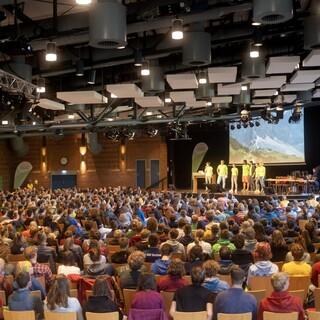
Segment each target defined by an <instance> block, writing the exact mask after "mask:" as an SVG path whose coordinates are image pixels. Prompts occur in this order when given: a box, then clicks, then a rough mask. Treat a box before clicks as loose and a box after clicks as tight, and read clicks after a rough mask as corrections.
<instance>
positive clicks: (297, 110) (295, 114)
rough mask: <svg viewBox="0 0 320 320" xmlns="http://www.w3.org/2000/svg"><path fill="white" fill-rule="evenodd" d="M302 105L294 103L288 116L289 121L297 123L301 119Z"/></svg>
mask: <svg viewBox="0 0 320 320" xmlns="http://www.w3.org/2000/svg"><path fill="white" fill-rule="evenodd" d="M301 115H302V107H301V105H296V106H295V107H294V109H293V111H292V114H291V116H290V118H289V123H297V122H299V121H300V120H301Z"/></svg>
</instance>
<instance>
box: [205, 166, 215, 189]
mask: <svg viewBox="0 0 320 320" xmlns="http://www.w3.org/2000/svg"><path fill="white" fill-rule="evenodd" d="M204 176H205V181H206V184H210V183H212V176H213V168H212V167H211V164H210V162H207V163H206V166H205V168H204ZM206 189H208V188H207V187H206Z"/></svg>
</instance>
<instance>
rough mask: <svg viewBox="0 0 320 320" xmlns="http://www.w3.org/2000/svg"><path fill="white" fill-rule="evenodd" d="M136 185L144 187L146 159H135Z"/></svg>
mask: <svg viewBox="0 0 320 320" xmlns="http://www.w3.org/2000/svg"><path fill="white" fill-rule="evenodd" d="M136 174H137V187H140V188H145V187H146V161H145V160H137V162H136Z"/></svg>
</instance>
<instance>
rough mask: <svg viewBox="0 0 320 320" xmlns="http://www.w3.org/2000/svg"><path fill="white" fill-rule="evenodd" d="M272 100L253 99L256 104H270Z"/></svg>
mask: <svg viewBox="0 0 320 320" xmlns="http://www.w3.org/2000/svg"><path fill="white" fill-rule="evenodd" d="M271 102H272V101H271V99H252V103H253V104H255V105H265V104H270V103H271Z"/></svg>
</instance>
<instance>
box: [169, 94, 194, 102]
mask: <svg viewBox="0 0 320 320" xmlns="http://www.w3.org/2000/svg"><path fill="white" fill-rule="evenodd" d="M170 98H171V99H172V100H173V101H174V102H186V101H195V96H194V92H193V91H172V92H170Z"/></svg>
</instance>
